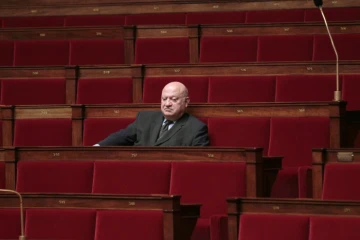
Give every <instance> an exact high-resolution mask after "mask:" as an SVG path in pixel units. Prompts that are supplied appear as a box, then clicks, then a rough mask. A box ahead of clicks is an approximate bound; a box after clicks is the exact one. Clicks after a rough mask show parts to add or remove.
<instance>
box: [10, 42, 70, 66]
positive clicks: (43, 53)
mask: <svg viewBox="0 0 360 240" xmlns="http://www.w3.org/2000/svg"><path fill="white" fill-rule="evenodd" d="M14 56H15V57H14V58H15V59H14V65H15V66H33V65H47V66H49V65H68V64H69V41H67V40H21V41H16V42H15V54H14Z"/></svg>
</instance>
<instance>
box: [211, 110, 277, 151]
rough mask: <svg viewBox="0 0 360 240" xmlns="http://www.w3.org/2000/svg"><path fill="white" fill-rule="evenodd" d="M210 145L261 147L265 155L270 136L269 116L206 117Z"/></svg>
mask: <svg viewBox="0 0 360 240" xmlns="http://www.w3.org/2000/svg"><path fill="white" fill-rule="evenodd" d="M208 128H209V136H210V143H211V146H221V147H262V148H264V152H263V154H264V155H267V152H268V146H269V136H270V119H269V118H254V117H243V118H235V117H234V118H222V117H216V118H215V117H214V118H209V119H208Z"/></svg>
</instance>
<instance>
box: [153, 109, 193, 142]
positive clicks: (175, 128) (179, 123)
mask: <svg viewBox="0 0 360 240" xmlns="http://www.w3.org/2000/svg"><path fill="white" fill-rule="evenodd" d="M188 118H189V115H188V114H187V113H184V115H183V116H182V117H181V118H180V119H179V120H177V121H176V122H175V125H174V126H173V127H172V128H171V129H170V130H169V131H167V132H166V133H165V135H164V136H163V137H162V138H160V139H159V140H158V141H156V143H155V146H158V145H161V144H163V143H164V142H166V141H168V140H169V139H170V138H171V137H172V136H174V135H175V134H176V133H177V132H178V131H180V129H181V128H182V127H183V126H184V125H185V123H186V122H187V120H188ZM158 131H160V128H159V129H158Z"/></svg>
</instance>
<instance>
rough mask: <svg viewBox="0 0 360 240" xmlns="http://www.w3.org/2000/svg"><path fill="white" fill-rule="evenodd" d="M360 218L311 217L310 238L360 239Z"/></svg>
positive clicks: (312, 239)
mask: <svg viewBox="0 0 360 240" xmlns="http://www.w3.org/2000/svg"><path fill="white" fill-rule="evenodd" d="M359 226H360V218H359V217H357V216H356V217H355V216H353V217H350V216H313V217H310V235H309V240H315V239H316V240H337V239H346V240H357V239H360V230H359Z"/></svg>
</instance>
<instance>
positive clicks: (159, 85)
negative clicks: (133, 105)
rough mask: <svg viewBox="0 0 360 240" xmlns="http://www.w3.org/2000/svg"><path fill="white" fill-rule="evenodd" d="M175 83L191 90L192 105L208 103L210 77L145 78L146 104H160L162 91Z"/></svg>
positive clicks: (144, 99)
mask: <svg viewBox="0 0 360 240" xmlns="http://www.w3.org/2000/svg"><path fill="white" fill-rule="evenodd" d="M173 81H178V82H182V83H183V84H185V86H186V87H187V88H188V90H189V96H190V102H191V103H206V102H207V101H208V83H209V78H208V77H145V78H144V98H143V101H144V103H160V102H161V92H162V89H163V88H164V86H165V85H166V84H168V83H169V82H173Z"/></svg>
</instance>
